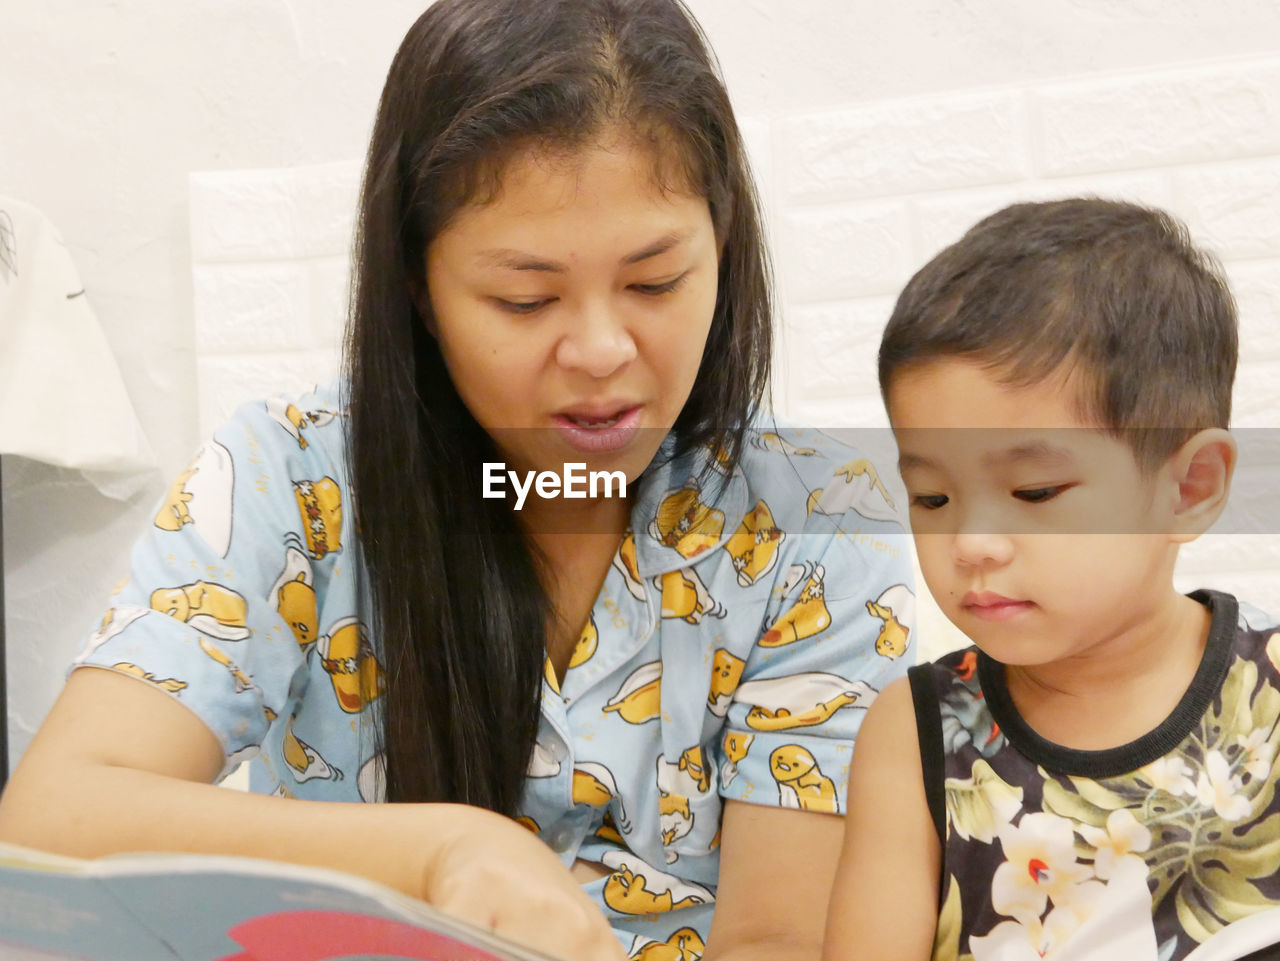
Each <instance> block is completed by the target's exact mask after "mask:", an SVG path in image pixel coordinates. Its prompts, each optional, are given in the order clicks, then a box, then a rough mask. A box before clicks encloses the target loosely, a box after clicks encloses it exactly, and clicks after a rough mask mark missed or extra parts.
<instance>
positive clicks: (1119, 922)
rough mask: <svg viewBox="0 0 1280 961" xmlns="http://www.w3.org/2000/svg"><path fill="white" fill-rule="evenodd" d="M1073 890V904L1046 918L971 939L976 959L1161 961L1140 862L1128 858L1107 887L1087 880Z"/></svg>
mask: <svg viewBox="0 0 1280 961" xmlns="http://www.w3.org/2000/svg"><path fill="white" fill-rule="evenodd" d="M1075 891H1076V894H1077V895H1078V896H1077V897H1076V898H1075V899H1074V900H1072V901H1071V902H1070V903H1069V904H1065V905H1055V906H1054V908H1053V909H1052V910H1051V911H1050V912H1049V913H1048V914H1047V915H1045V917H1044V919H1043V920H1041V919H1039V918H1029V919H1027V920H1025V921H1024V922H1018V921H1003V922H1001V923H1000V924H997V925H996V926H995V927H994V928H992V930H991V932H990V933H989V934H987V935H985V936H982V937H971V938H969V950H970V951H972V952H973V961H1098V959H1100V958H1106V959H1114V958H1124V959H1125V961H1157V958H1158V950H1157V947H1156V939H1155V930H1154V929H1153V928H1152V926H1151V895H1150V892H1149V891H1148V890H1147V868H1146V865H1145V864H1144V863H1143V861H1142V859H1141V858H1139V857H1137V856H1136V855H1129V856H1126V857H1124V858H1122V859H1120V861H1119V862H1117V865H1116V870H1115V872H1114V873H1113V875H1112V878H1111V880H1110V881H1109V882H1108V883H1107V884H1106V885H1103V884H1101V883H1100V882H1098V881H1087V882H1085V883H1083V884H1080V885H1077V886H1076V889H1075Z"/></svg>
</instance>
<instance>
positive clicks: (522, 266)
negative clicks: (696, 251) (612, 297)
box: [476, 230, 692, 274]
mask: <svg viewBox="0 0 1280 961" xmlns="http://www.w3.org/2000/svg"><path fill="white" fill-rule="evenodd" d="M691 233H692V231H688V230H684V231H672V232H671V233H669V234H665V235H664V236H662V237H659V238H658V239H657V240H655V241H653V242H652V243H649V244H646V245H645V246H643V247H641V248H640V249H639V250H637V251H635V252H634V253H630V254H627V255H626V256H624V257H623V258H622V260H621V261H619V262H620V263H621V264H624V265H629V264H638V263H640V262H641V261H644V260H649V259H650V258H653V257H657V256H658V255H659V254H665V253H666V252H667V251H668V250H671V249H672V248H673V247H676V246H678V245H680V244H682V243H684V242H685V241H686V240H688V239H689V235H690V234H691ZM476 259H477V260H479V261H480V262H481V263H482V264H483V265H484V266H486V267H499V268H502V269H505V270H537V271H542V272H544V273H552V274H562V273H564V272H565V271H567V270H568V269H569V268H568V267H567V266H566V265H565V264H563V263H561V262H560V261H558V260H547V259H544V258H542V257H537V256H535V255H533V254H530V253H526V252H525V251H523V250H515V249H512V248H510V247H499V248H495V249H493V250H482V251H481V252H480V253H479V254H477V256H476Z"/></svg>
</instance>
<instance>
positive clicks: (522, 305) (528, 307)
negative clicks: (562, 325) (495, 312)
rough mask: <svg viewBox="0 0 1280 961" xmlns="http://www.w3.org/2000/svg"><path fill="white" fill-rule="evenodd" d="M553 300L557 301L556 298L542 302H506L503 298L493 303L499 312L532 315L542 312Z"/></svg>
mask: <svg viewBox="0 0 1280 961" xmlns="http://www.w3.org/2000/svg"><path fill="white" fill-rule="evenodd" d="M553 300H555V298H554V297H544V298H542V299H541V300H505V299H504V298H502V297H495V298H493V302H494V304H495V305H496V306H497V308H498V309H499V310H504V311H506V312H507V313H509V314H532V313H534V312H536V311H538V310H541V309H542V308H543V307H545V306H546V305H547V304H549V303H551V302H552V301H553Z"/></svg>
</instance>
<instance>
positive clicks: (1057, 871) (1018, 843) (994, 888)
mask: <svg viewBox="0 0 1280 961" xmlns="http://www.w3.org/2000/svg"><path fill="white" fill-rule="evenodd" d="M999 836H1000V846H1001V847H1002V848H1003V850H1004V856H1005V859H1006V860H1005V862H1004V864H1001V865H1000V866H999V867H998V868H996V873H995V876H994V877H993V878H992V881H991V906H992V907H994V908H995V909H996V910H997V911H999V912H1000V913H1001V914H1006V915H1008V916H1009V917H1011V918H1015V919H1016V920H1018V921H1022V922H1030V921H1031V920H1032V919H1035V918H1039V917H1040V916H1041V915H1042V914H1044V910H1045V907H1046V900H1048V899H1051V900H1052V901H1053V903H1054V906H1055V907H1060V906H1062V905H1064V904H1067V903H1069V902H1070V901H1071V900H1072V896H1073V895H1075V894H1076V893H1077V892H1076V890H1075V889H1076V888H1078V887H1079V886H1080V884H1081V883H1083V882H1084V881H1087V880H1089V879H1090V878H1092V877H1093V872H1092V871H1091V870H1090V869H1089V867H1088V866H1087V865H1084V864H1081V863H1080V862H1079V860H1078V859H1077V858H1076V851H1075V832H1074V830H1073V828H1072V822H1071V821H1068V820H1067V819H1066V818H1061V817H1058V816H1057V815H1054V814H1042V813H1039V812H1037V813H1035V814H1028V815H1026V816H1025V817H1023V818H1022V820H1021V821H1019V822H1018V826H1017V827H1013V826H1012V825H1007V824H1006V825H1004V826H1003V827H1001V828H1000V829H999Z"/></svg>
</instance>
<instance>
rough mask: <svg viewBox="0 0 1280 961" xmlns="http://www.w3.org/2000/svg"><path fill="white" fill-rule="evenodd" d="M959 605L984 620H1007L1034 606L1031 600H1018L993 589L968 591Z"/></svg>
mask: <svg viewBox="0 0 1280 961" xmlns="http://www.w3.org/2000/svg"><path fill="white" fill-rule="evenodd" d="M960 606H961V607H962V608H964V609H965V610H966V611H968V612H969V613H970V614H973V615H974V616H975V617H980V618H982V619H983V620H984V621H1007V620H1008V619H1009V618H1011V617H1017V616H1018V615H1019V614H1021V613H1023V612H1024V611H1029V610H1031V608H1033V607H1035V604H1034V603H1032V602H1031V601H1018V600H1014V599H1013V598H1010V597H1005V596H1004V595H1003V594H997V593H995V592H994V591H969V593H967V594H965V596H964V597H963V598H961V599H960Z"/></svg>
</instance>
